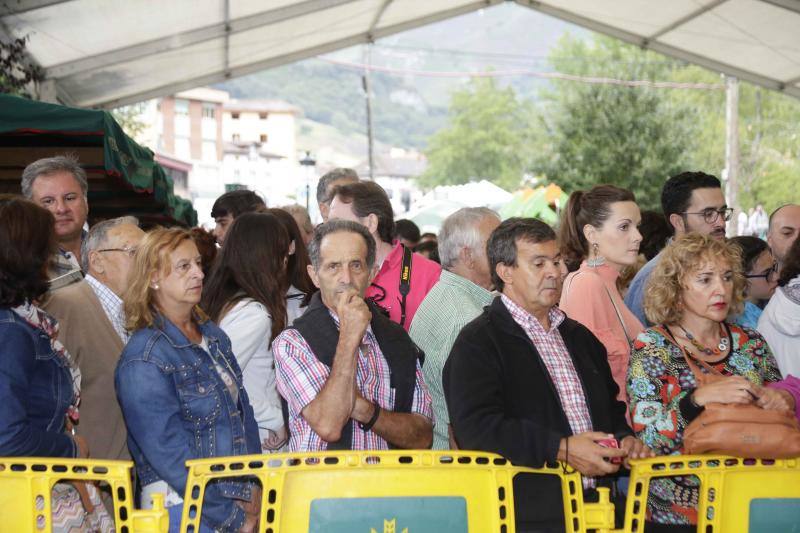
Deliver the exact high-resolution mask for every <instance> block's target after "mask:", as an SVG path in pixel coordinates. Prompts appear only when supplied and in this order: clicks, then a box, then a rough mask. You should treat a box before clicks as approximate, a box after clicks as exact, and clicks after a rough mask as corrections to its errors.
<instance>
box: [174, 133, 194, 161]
mask: <svg viewBox="0 0 800 533" xmlns="http://www.w3.org/2000/svg"><path fill="white" fill-rule="evenodd" d="M175 156H176V157H179V158H181V159H191V158H192V151H191V146H190V144H189V138H188V137H175Z"/></svg>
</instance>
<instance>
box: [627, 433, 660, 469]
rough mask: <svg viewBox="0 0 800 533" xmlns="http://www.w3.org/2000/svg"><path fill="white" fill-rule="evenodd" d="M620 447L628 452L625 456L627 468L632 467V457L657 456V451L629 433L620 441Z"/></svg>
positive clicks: (645, 457)
mask: <svg viewBox="0 0 800 533" xmlns="http://www.w3.org/2000/svg"><path fill="white" fill-rule="evenodd" d="M619 447H620V448H622V449H623V450H625V451H626V452H627V453H628V456H627V457H625V462H624V464H625V468H630V467H631V459H647V458H648V457H655V456H656V452H654V451H653V450H651V449H650V448H648V447H647V445H646V444H645V443H644V442H642V441H640V440H639V439H637V438H636V437H634V436H633V435H628V436H627V437H625V438H624V439H622V441H620V443H619Z"/></svg>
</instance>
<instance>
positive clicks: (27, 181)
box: [20, 154, 89, 200]
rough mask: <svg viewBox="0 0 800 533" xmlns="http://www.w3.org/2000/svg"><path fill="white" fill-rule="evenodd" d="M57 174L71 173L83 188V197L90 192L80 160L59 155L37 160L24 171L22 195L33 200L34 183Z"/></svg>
mask: <svg viewBox="0 0 800 533" xmlns="http://www.w3.org/2000/svg"><path fill="white" fill-rule="evenodd" d="M56 172H69V173H70V174H72V175H73V176H74V177H75V181H77V182H78V185H80V187H81V191H82V192H83V195H84V196H86V194H87V193H88V192H89V182H88V181H87V180H86V171H85V170H83V167H81V165H80V163H78V158H77V157H75V155H74V154H65V155H57V156H55V157H45V158H43V159H37V160H36V161H34V162H33V163H31V164H30V165H28V166H27V167H25V170H23V171H22V183H21V184H20V187H21V188H22V195H23V196H24V197H25V198H27V199H28V200H30V199H31V198H33V182H34V181H36V178H38V177H39V176H48V175H50V174H55V173H56Z"/></svg>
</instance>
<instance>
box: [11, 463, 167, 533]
mask: <svg viewBox="0 0 800 533" xmlns="http://www.w3.org/2000/svg"><path fill="white" fill-rule="evenodd" d="M132 467H133V463H132V462H130V461H95V460H88V459H55V458H43V457H0V530H2V531H13V532H15V533H17V532H19V533H25V532H36V533H51V531H52V521H51V508H52V507H51V500H50V494H51V490H52V489H53V485H55V484H56V483H57V482H59V481H66V480H70V481H73V480H77V481H101V482H104V483H107V484H108V486H109V488H110V489H111V494H112V496H113V500H114V521H115V524H116V531H117V532H118V533H165V532H166V531H167V529H168V526H169V517H168V515H167V511H166V510H165V509H164V504H163V499H162V498H161V497H159V498H157V499H156V500H154V502H153V503H154V505H153V509H152V510H146V511H145V510H136V509H134V506H133V501H134V497H133V496H134V495H133V491H132V490H131V469H132Z"/></svg>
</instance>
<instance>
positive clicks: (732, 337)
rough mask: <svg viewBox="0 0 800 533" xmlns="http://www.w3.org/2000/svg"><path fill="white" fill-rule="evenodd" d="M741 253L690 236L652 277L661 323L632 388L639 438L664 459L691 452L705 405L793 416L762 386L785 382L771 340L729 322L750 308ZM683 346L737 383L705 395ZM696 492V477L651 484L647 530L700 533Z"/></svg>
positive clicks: (655, 314) (653, 315) (648, 299)
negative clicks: (692, 427) (687, 433)
mask: <svg viewBox="0 0 800 533" xmlns="http://www.w3.org/2000/svg"><path fill="white" fill-rule="evenodd" d="M738 253H739V251H738V248H736V247H735V246H733V245H731V244H729V243H726V242H724V241H720V240H716V239H714V238H711V237H708V236H705V235H700V234H698V233H690V234H688V235H684V236H682V237H680V238H678V239H676V240H675V242H673V243H672V244H671V245H670V246H669V247H667V248H666V249H665V251H664V252H663V254H662V259H661V261H660V262H659V264H658V266H657V267H656V269H655V270H654V272H653V275H652V276H651V278H650V281H649V284H648V286H647V289H646V294H645V311H646V313H647V317H648V319H650V321H651V322H653V323H654V324H657V325H656V326H653V327H651V328H648V329H647V330H645V331H644V332H643V333H641V334H640V335H639V337H638V338H637V339H636V341H635V343H634V351H633V353H632V355H631V363H630V367H629V370H628V383H627V386H628V396H629V398H630V414H631V420H632V422H633V430H634V431H635V432H636V436H637V437H639V438H640V439H641V440H642V441H643V442H644V443H645V444H646V445H647V446H649V447H650V448H651V449H653V450H654V451H655V452H656V453H657V454H659V455H675V454H680V453H683V432H684V429H685V428H686V426H688V425H689V423H690V422H691V421H692V420H694V419H695V418H696V417H697V416H698V415H699V414H700V413H701V412H702V411H703V409H704V407H703V406H704V405H705V404H706V403H707V402H711V401H713V402H722V403H740V404H749V403H755V404H757V405H759V406H761V407H763V408H765V409H789V408H790V404H789V402H788V401H787V398H786V393H785V391H780V390H777V389H772V388H770V389H768V388H766V387H764V385H766V383H769V382H774V381H778V380H780V379H781V376H780V373H779V372H778V369H777V366H776V364H775V359H774V358H773V356H772V353H771V352H770V349H769V346H767V343H766V342H765V341H764V338H763V337H762V336H761V335H760V334H759V333H758V332H757V331H755V330H753V329H749V328H742V327H738V326H735V325H733V324H728V323H726V322H725V318H726V317H727V316H728V313H729V311H734V312H738V310H739V309H741V305H742V301H743V291H744V287H745V279H744V276H743V275H742V272H741V260H740V259H739V256H738ZM681 348H683V351H685V352H686V354H687V355H688V356H689V357H692V358H693V359H694V360H695V361H705V362H706V363H708V364H709V365H711V366H712V367H713V368H715V369H716V370H717V371H718V372H720V373H721V374H724V375H728V376H731V377H730V378H729V379H725V380H720V381H717V382H715V383H712V384H708V385H704V386H702V387H698V386H697V383H696V381H695V378H694V375H693V374H692V371H691V369H690V368H689V366H688V364H687V363H686V359H685V356H684V353H683V351H682V350H681ZM697 366H701V365H697ZM697 487H698V480H697V478H696V477H694V476H689V477H672V478H660V479H654V480H653V481H651V483H650V494H649V497H648V504H647V520H648V522H647V524H646V528H645V530H646V531H647V532H648V533H649V532H653V531H654V532H658V531H694V527H695V526H694V525H693V524H696V523H697V502H698V493H699V491H698V488H697Z"/></svg>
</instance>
